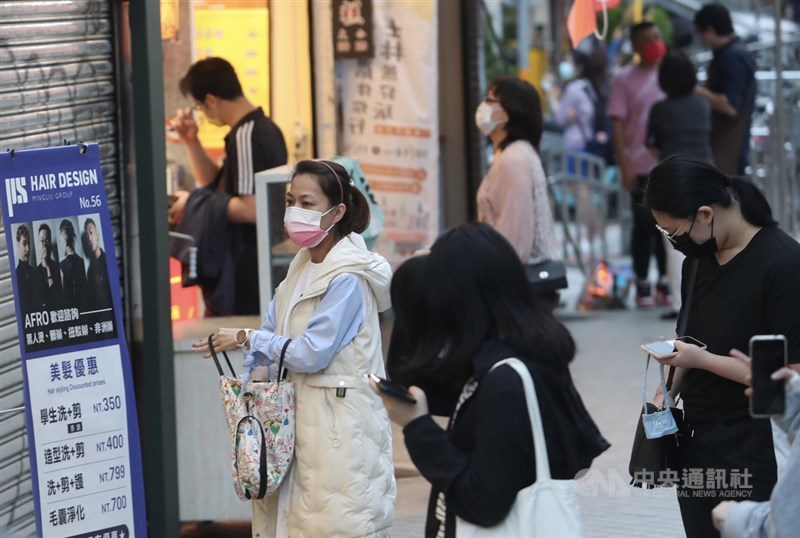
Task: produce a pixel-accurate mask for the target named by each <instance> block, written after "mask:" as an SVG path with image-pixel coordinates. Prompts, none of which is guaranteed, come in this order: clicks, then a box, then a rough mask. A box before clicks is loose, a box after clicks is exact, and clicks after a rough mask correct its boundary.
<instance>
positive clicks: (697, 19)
mask: <svg viewBox="0 0 800 538" xmlns="http://www.w3.org/2000/svg"><path fill="white" fill-rule="evenodd" d="M694 27H695V28H696V29H697V30H699V31H701V32H705V31H706V30H707V29H708V28H709V27H710V28H713V29H714V33H715V34H717V35H718V36H720V37H725V36H729V35H731V34H732V33H733V22H732V21H731V12H730V11H728V8H727V7H725V6H723V5H722V4H706V5H704V6H703V7H702V8H700V10H699V11H698V12H697V13H695V14H694Z"/></svg>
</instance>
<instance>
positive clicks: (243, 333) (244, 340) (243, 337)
mask: <svg viewBox="0 0 800 538" xmlns="http://www.w3.org/2000/svg"><path fill="white" fill-rule="evenodd" d="M250 331H252V329H239V330H238V331H237V332H236V336H235V337H234V340H233V341H234V342H235V343H236V345H237V346H239V347H240V348H241V349H242V351H244V348H246V347H247V345H248V344H249V342H250Z"/></svg>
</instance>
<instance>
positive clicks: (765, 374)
mask: <svg viewBox="0 0 800 538" xmlns="http://www.w3.org/2000/svg"><path fill="white" fill-rule="evenodd" d="M786 363H787V349H786V337H785V336H783V335H781V334H759V335H755V336H753V337H752V338H751V339H750V368H751V375H752V378H753V382H752V383H753V395H752V396H751V397H750V415H751V416H753V417H771V416H775V415H782V414H783V412H784V410H785V409H786V387H785V385H784V380H783V379H779V380H777V381H775V380H773V379H772V374H773V373H775V371H776V370H780V369H781V368H783V367H784V366H786Z"/></svg>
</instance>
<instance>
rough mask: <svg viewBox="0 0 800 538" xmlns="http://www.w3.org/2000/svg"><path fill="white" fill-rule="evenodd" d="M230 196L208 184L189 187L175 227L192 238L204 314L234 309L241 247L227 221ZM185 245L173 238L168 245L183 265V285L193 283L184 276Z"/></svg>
mask: <svg viewBox="0 0 800 538" xmlns="http://www.w3.org/2000/svg"><path fill="white" fill-rule="evenodd" d="M230 199H231V196H230V195H229V194H224V193H220V192H216V191H214V189H213V187H211V186H208V187H203V188H200V189H195V190H193V191H192V192H191V194H189V199H188V200H186V207H185V208H184V210H183V219H181V222H180V224H179V225H178V227H177V230H176V231H178V232H180V233H184V234H188V235H191V236H192V237H194V238H195V245H196V246H197V281H196V283H197V284H199V285H200V288H201V289H202V290H203V299H204V301H205V303H206V309H207V310H208V314H207V315H209V314H213V315H217V316H230V315H233V314H235V313H236V312H234V303H235V299H236V264H237V261H238V260H239V258H240V256H241V255H242V254H243V252H242V251H243V250H244V247H243V243H242V240H241V236H240V234H238V233H235V229H236V225H235V224H231V223H230V222H229V221H228V201H229V200H230ZM189 246H190V245H188V244H187V242H186V241H173V242H172V244H171V246H170V255H172V256H173V257H175V258H177V259H178V260H179V261H180V262H181V264H182V265H183V273H184V286H186V285H191V284H193V283H194V282H187V279H186V275H187V274H188V267H189ZM250 255H251V256H252V263H253V264H255V263H257V259H258V256H257V253H256V252H251V253H250ZM256 293H257V292H256Z"/></svg>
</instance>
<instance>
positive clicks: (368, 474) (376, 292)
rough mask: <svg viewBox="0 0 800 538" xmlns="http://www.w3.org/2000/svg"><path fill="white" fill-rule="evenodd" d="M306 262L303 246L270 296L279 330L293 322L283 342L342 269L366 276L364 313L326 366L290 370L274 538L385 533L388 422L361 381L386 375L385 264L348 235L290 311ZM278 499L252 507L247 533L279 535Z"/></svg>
mask: <svg viewBox="0 0 800 538" xmlns="http://www.w3.org/2000/svg"><path fill="white" fill-rule="evenodd" d="M310 259H311V256H310V254H309V252H308V249H305V248H304V249H302V250H300V252H298V254H297V256H295V259H294V260H292V263H291V265H290V266H289V272H288V275H287V277H286V279H285V280H284V281H283V282H282V283H281V284H280V286H278V289H277V290H276V293H275V318H276V320H275V321H276V323H275V326H276V334H281V332H280V331H281V329H282V328H283V327H284V319H285V317H286V316H290V318H289V322H288V324H287V326H288V328H289V330H288V332H289V334H285V335H283V336H289V337H291V338H295V337H297V336H300V335H302V334H303V333H304V332H305V330H306V327H307V325H308V321H309V319H310V317H311V316H312V314H313V313H314V311H315V309H316V308H317V305H318V304H319V302H320V301H321V300H322V296H323V295H324V293H325V291H326V290H327V288H328V285H329V284H330V282H331V281H332V280H333V279H334V278H335V277H336V276H338V275H340V274H343V273H350V274H353V275H357V276H358V277H360V278H362V279H363V283H364V284H365V286H364V289H365V301H364V304H365V305H366V312H365V316H364V323H363V326H362V327H361V330H360V331H359V332H358V334H357V335H356V337H355V338H354V339H353V340H352V341H351V342H350V343H348V344H347V345H346V346H345V347H344V348H342V349H341V351H339V353H337V354H336V355H335V356H334V357H333V360H331V362H330V364H329V365H328V366H327V367H326V368H325V369H323V370H321V371H320V372H317V373H315V374H299V373H292V374H291V377H292V380H293V381H294V384H295V390H296V398H297V408H296V443H295V461H294V463H293V465H292V472H291V475H290V477H289V479H288V482H285V483H284V485H283V486H281V487H282V488H284V487H289V488H290V491H289V492H288V495H289V497H288V507H287V510H288V513H287V514H286V516H287V522H288V524H287V528H286V529H282V530H280V531H279V533H278V534H279V535H281V536H283V535H284V533H285V535H286V536H290V537H292V538H300V537H302V538H305V537H308V538H312V537H313V538H318V537H357V536H370V537H373V536H389V531H390V528H391V526H392V523H393V520H394V500H395V496H396V484H395V478H394V468H393V465H392V434H391V425H390V422H389V418H388V416H387V414H386V410H385V409H384V408H383V404H382V403H381V400H380V398H378V396H377V395H375V394H374V393H373V392H372V390H371V389H370V388H369V385H368V384H367V383H366V382H365V380H364V379H363V375H364V374H365V373H367V372H372V373H375V374H376V375H379V376H381V377H385V369H384V363H383V355H382V349H381V332H380V325H379V323H378V312H381V311H383V310H386V309H387V308H389V305H390V303H389V283H390V281H391V268H390V267H389V264H388V262H387V261H386V260H385V259H384V258H383V257H382V256H380V255H378V254H375V253H372V252H370V251H368V250H367V248H366V245H365V243H364V240H363V239H362V238H361V236H360V235H358V234H355V233H352V234H350V235H348V236H347V237H344V238H343V239H341V240H340V241H339V242H338V243H337V244H336V245H335V246H334V247H333V249H331V251H330V252H329V253H328V255H327V256H326V257H325V259H324V260H323V262H322V263H321V264H320V267H319V269H318V270H317V273H316V276H315V277H314V280H313V281H312V282H311V283H309V285H308V286H307V288H306V290H305V291H304V292H303V294H302V296H301V299H300V300H299V301H298V302H297V303H296V304H295V306H294V307H293V308H292V309H291V311H289V312H287V310H288V308H289V301H290V299H291V296H292V291H293V290H294V287H295V285H296V283H297V279H298V276H299V274H300V273H301V269H302V267H304V265H305V264H307V263H309V261H310ZM337 389H346V390H345V391H344V397H339V396H337V395H336V394H337V392H336V390H337ZM340 393H341V390H340ZM284 494H286V492H284ZM277 498H278V496H277V495H275V496H273V497H270V498H267V499H263V500H261V501H254V505H253V536H254V537H258V538H267V537H272V536H275V535H276V534H275V525H276V523H275V515H276V512H277Z"/></svg>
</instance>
